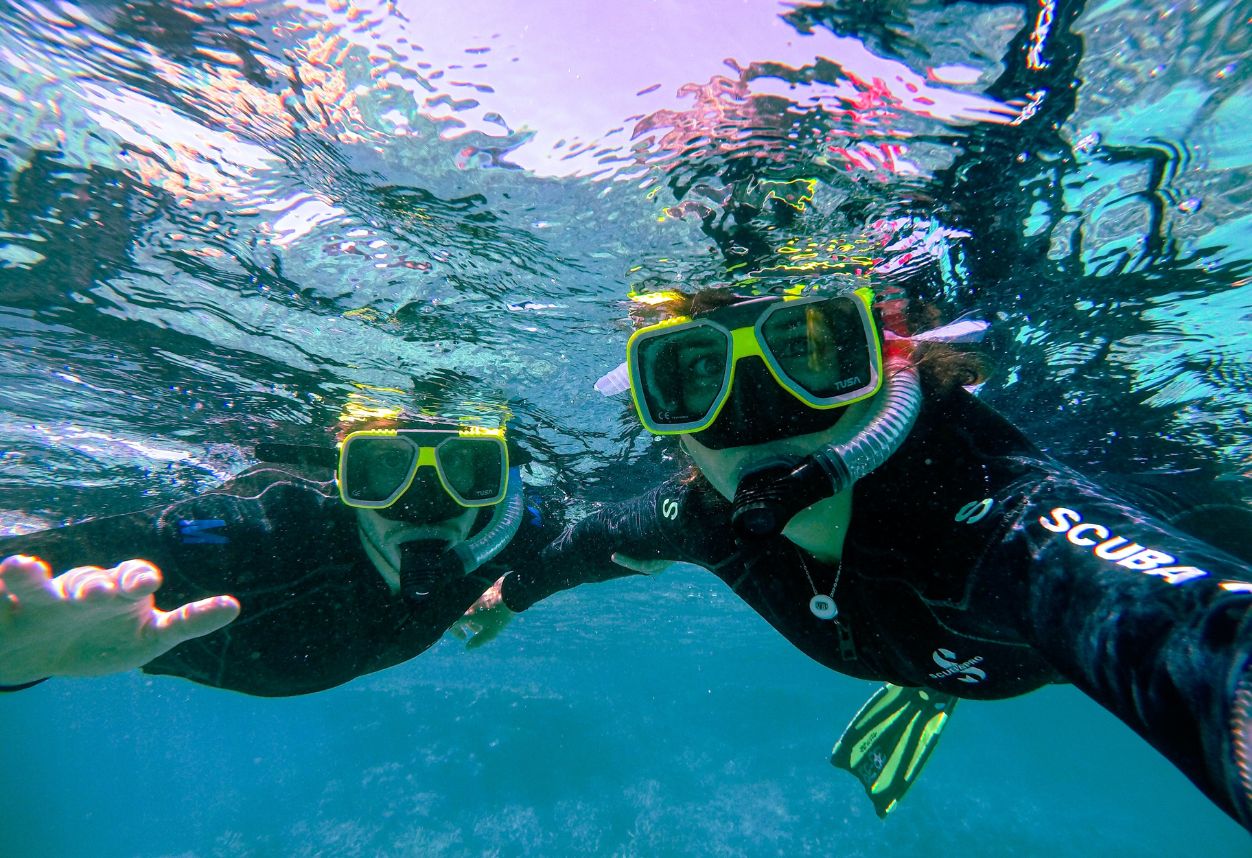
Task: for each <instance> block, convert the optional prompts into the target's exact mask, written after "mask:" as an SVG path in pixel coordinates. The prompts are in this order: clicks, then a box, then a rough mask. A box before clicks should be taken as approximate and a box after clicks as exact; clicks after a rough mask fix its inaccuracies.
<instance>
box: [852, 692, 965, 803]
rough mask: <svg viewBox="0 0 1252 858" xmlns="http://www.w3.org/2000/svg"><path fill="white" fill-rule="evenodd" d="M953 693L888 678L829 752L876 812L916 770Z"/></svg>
mask: <svg viewBox="0 0 1252 858" xmlns="http://www.w3.org/2000/svg"><path fill="white" fill-rule="evenodd" d="M956 701H957V698H956V697H953V696H952V695H950V694H944V693H942V692H938V691H932V690H930V689H926V688H905V687H902V686H899V685H892V684H890V683H888V684H886V685H884V686H883V687H882V688H880V689H878V690H877V691H876V692H874V694H873V696H871V697H870V699H869V700H868V701H867V702H866V703H865V705H864V706H862V707H861V708H860V710H859V711H858V712H857V714H856V716H855V717H854V718H853V719H852V722H851V723H850V724H849V725H848V727H847V729H845V730H844V732H843V735H842V736H840V737H839V740H838V741H837V742H835V747H834V749H833V750H832V751H831V754H830V762H831V765H833V766H835V767H837V768H841V769H844V770H846V771H849V772H851V773H852V774H853V775H855V776H856V778H857V780H859V781H860V782H861V786H862V787H864V789H865V793H866V795H868V796H869V798H870V801H872V802H873V804H874V810H875V812H876V813H877V814H878V816H879V817H886V815H887V814H888V813H890V812H891V811H892V810H893V809H894V808H895V807H896V805H897V804H899V801H900V799H901V798H902V797H903V796H904V794H905V793H906V792H907V791H908V789H909V787H911V786H912V785H913V783H914V782H915V781H916V780H917V778H918V776H919V775H920V774H921V771H922V768H923V766H924V765H925V764H926V761H927V760H928V759H929V758H930V755H931V754H932V753H933V752H934V749H935V746H936V744H937V743H938V741H939V737H940V735H941V734H942V733H943V728H944V726H946V724H947V722H948V718H949V715H950V714H951V712H952V709H953V708H954V707H955V706H956Z"/></svg>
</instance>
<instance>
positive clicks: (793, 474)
mask: <svg viewBox="0 0 1252 858" xmlns="http://www.w3.org/2000/svg"><path fill="white" fill-rule="evenodd" d="M886 376H887V377H886V380H885V382H884V384H883V392H882V395H881V397H880V399H879V401H878V403H877V404H876V407H875V408H874V409H873V410H872V411H871V412H870V413H869V414H868V415H867V416H866V417H865V418H864V419H863V420H862V422H861V424H860V425H859V426H858V427H857V429H856V431H855V432H854V433H853V435H852V437H851V438H850V439H849V440H847V441H843V442H838V443H831V444H828V445H827V446H825V447H822V448H821V449H820V450H818V451H817V452H815V453H813V454H811V455H809V456H806V457H805V458H804V459H802V460H801V461H800V462H799V464H796V463H795V462H791V463H785V464H769V465H765V466H763V467H761V468H759V469H757V470H755V471H751V472H749V473H747V474H745V475H744V476H743V478H742V479H740V481H739V487H738V489H737V490H736V491H735V501H734V510H733V511H732V513H731V522H732V523H733V525H734V528H735V532H736V533H737V534H738V535H739V537H740V538H741V539H747V540H753V539H765V538H768V537H771V536H777V535H778V534H780V533H782V530H783V528H784V527H786V526H787V522H789V521H790V520H791V519H792V517H793V516H795V514H796V513H798V512H800V510H803V509H807V508H808V507H810V506H812V505H813V504H815V503H817V502H818V501H821V500H825V499H826V498H828V497H833V496H835V495H837V494H839V492H842V491H844V490H846V489H847V488H848V487H849V486H851V485H852V484H853V483H855V482H856V481H857V480H859V479H861V478H862V477H864V476H865V475H866V474H868V473H870V472H871V471H873V470H874V469H875V468H877V467H879V466H880V465H882V463H883V462H885V461H887V459H888V458H890V457H891V454H893V453H894V452H895V451H896V450H897V449H899V447H900V444H901V443H903V441H904V439H905V438H906V437H907V436H908V434H909V432H910V431H911V430H912V428H913V424H914V422H916V420H917V414H918V412H919V411H920V410H921V405H922V385H921V380H920V379H919V378H918V375H917V370H916V368H914V366H913V362H912V361H911V360H910V359H909V358H908V356H907V355H906V354H897V355H895V356H892V357H890V358H888V360H887V366H886Z"/></svg>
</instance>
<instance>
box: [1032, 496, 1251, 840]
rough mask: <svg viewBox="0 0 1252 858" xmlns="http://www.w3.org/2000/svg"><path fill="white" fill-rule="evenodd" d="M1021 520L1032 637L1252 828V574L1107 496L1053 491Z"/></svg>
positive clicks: (1062, 670)
mask: <svg viewBox="0 0 1252 858" xmlns="http://www.w3.org/2000/svg"><path fill="white" fill-rule="evenodd" d="M1021 527H1022V529H1023V530H1024V531H1025V532H1026V533H1027V534H1029V542H1030V544H1031V547H1032V554H1033V562H1032V564H1031V577H1030V580H1029V582H1028V592H1029V597H1028V603H1027V604H1028V612H1027V615H1026V617H1024V618H1023V620H1022V622H1023V625H1024V627H1025V628H1024V633H1025V635H1026V637H1027V638H1028V639H1029V640H1030V641H1031V642H1032V644H1033V645H1034V646H1035V647H1037V648H1038V649H1039V650H1040V652H1041V653H1042V654H1043V655H1044V656H1045V657H1046V658H1047V659H1048V660H1049V662H1051V663H1052V665H1053V666H1054V667H1055V668H1056V669H1057V670H1058V671H1059V672H1060V673H1061V674H1062V675H1064V676H1065V677H1066V678H1067V679H1068V680H1069V681H1071V682H1073V683H1074V685H1076V686H1077V687H1079V688H1080V689H1082V690H1083V691H1084V692H1085V693H1086V694H1088V695H1089V696H1090V697H1092V698H1093V699H1094V700H1096V701H1097V702H1098V703H1100V704H1101V705H1102V706H1104V707H1105V708H1106V709H1108V710H1109V711H1111V712H1112V713H1113V714H1115V715H1116V716H1117V717H1118V718H1120V719H1121V720H1122V721H1124V722H1125V723H1126V724H1127V725H1129V726H1130V727H1131V728H1133V729H1134V730H1135V731H1136V732H1138V733H1139V734H1140V735H1141V736H1143V737H1144V738H1145V739H1146V740H1147V741H1148V742H1150V743H1151V744H1152V746H1153V747H1155V748H1156V749H1157V750H1158V751H1160V752H1161V753H1162V754H1164V755H1165V756H1166V757H1167V758H1169V760H1170V761H1171V762H1173V763H1174V764H1175V765H1176V766H1177V767H1178V768H1179V769H1180V770H1182V772H1183V773H1184V774H1186V775H1187V776H1188V777H1189V778H1190V779H1191V780H1192V781H1193V782H1195V783H1196V785H1197V786H1199V787H1200V789H1202V790H1203V791H1204V792H1205V793H1206V794H1207V795H1208V796H1209V797H1210V798H1211V799H1212V800H1213V801H1214V802H1216V803H1217V804H1218V805H1219V806H1220V807H1222V809H1223V810H1225V811H1226V812H1227V813H1229V814H1230V815H1231V816H1232V817H1234V818H1235V819H1236V820H1238V821H1239V822H1240V823H1242V824H1243V825H1244V826H1245V827H1249V828H1252V784H1250V783H1249V773H1248V770H1247V768H1246V765H1245V761H1246V759H1247V754H1248V751H1249V747H1248V740H1249V736H1248V735H1247V730H1248V716H1249V712H1248V711H1247V710H1248V709H1249V708H1252V677H1249V672H1248V671H1249V665H1250V664H1252V583H1249V582H1252V570H1250V569H1249V568H1248V567H1247V566H1246V565H1245V564H1243V563H1242V562H1240V561H1239V560H1237V559H1235V558H1233V557H1231V556H1229V555H1226V554H1224V553H1222V552H1219V551H1217V550H1215V549H1212V548H1210V547H1209V546H1207V545H1205V544H1204V543H1202V542H1199V541H1197V540H1194V539H1191V538H1190V537H1187V536H1186V535H1184V534H1181V533H1179V532H1178V531H1174V530H1171V529H1169V528H1166V527H1164V526H1158V525H1156V524H1155V523H1154V522H1152V521H1151V520H1150V519H1148V518H1147V517H1145V516H1143V515H1142V514H1139V513H1137V512H1135V511H1133V510H1131V509H1129V508H1127V507H1125V506H1123V505H1121V504H1120V503H1118V502H1116V501H1111V500H1108V499H1104V498H1095V497H1091V496H1086V497H1075V498H1071V499H1068V501H1067V502H1065V503H1060V502H1057V499H1056V498H1055V497H1053V498H1052V502H1051V503H1050V504H1049V505H1047V506H1046V508H1040V507H1036V508H1034V509H1031V510H1030V511H1029V512H1028V513H1027V515H1026V517H1025V518H1024V520H1023V521H1022V524H1021Z"/></svg>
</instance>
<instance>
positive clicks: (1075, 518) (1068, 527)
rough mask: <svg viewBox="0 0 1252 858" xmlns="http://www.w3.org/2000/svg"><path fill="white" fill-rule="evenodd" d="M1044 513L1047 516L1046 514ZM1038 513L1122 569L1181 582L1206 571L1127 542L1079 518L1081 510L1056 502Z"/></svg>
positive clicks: (1055, 528) (1047, 524)
mask: <svg viewBox="0 0 1252 858" xmlns="http://www.w3.org/2000/svg"><path fill="white" fill-rule="evenodd" d="M1048 516H1051V517H1050V518H1049V517H1048ZM1048 516H1042V517H1040V519H1039V524H1041V525H1043V527H1044V528H1045V529H1046V530H1050V531H1052V532H1053V533H1063V534H1065V538H1066V539H1068V540H1069V541H1070V542H1071V543H1073V544H1074V545H1077V546H1079V547H1082V548H1090V549H1091V553H1092V554H1094V555H1095V556H1096V557H1099V558H1100V559H1101V560H1108V561H1109V562H1111V563H1116V564H1117V565H1118V566H1121V567H1123V568H1125V569H1131V570H1133V571H1135V572H1142V573H1144V574H1145V575H1156V576H1158V577H1161V578H1164V579H1165V580H1166V581H1168V582H1169V583H1170V584H1181V583H1183V582H1184V581H1190V580H1192V579H1194V578H1204V577H1206V576H1207V575H1208V574H1209V573H1207V572H1205V571H1204V570H1203V569H1197V568H1196V567H1195V566H1177V565H1175V564H1176V563H1177V562H1178V558H1176V557H1174V556H1173V555H1172V554H1166V553H1165V552H1164V551H1157V550H1156V549H1155V548H1144V547H1143V546H1142V545H1140V544H1139V543H1137V542H1131V541H1130V540H1128V539H1126V538H1125V537H1122V536H1117V535H1115V534H1114V533H1113V532H1112V531H1111V530H1109V529H1108V528H1107V527H1105V526H1104V525H1102V524H1096V523H1094V522H1086V521H1083V520H1082V513H1079V512H1076V511H1074V510H1072V509H1066V508H1065V507H1063V506H1058V507H1056V508H1055V509H1053V510H1052V511H1051V512H1049V513H1048Z"/></svg>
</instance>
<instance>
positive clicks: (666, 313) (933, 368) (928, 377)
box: [630, 288, 989, 399]
mask: <svg viewBox="0 0 1252 858" xmlns="http://www.w3.org/2000/svg"><path fill="white" fill-rule="evenodd" d="M668 295H669V296H671V297H670V299H669V300H667V301H659V302H657V303H654V304H646V303H639V304H635V305H633V306H632V307H631V311H630V318H631V321H632V322H633V323H634V325H635V327H636V328H642V327H645V326H647V325H654V324H656V323H657V322H662V321H664V320H666V319H672V318H675V317H677V316H696V315H699V314H701V313H708V312H711V311H713V310H716V309H719V308H721V307H729V306H731V305H732V304H738V303H741V302H743V301H749V300H752V299H753V298H758V297H760V296H759V295H743V294H739V293H736V292H734V291H732V290H730V289H727V288H710V289H700V290H698V291H696V292H691V293H687V292H682V291H678V290H675V291H672V292H669V293H668ZM874 315H875V318H876V319H877V320H878V323H879V329H880V330H881V329H882V328H883V325H882V317H881V314H880V313H879V312H878V310H877V309H875V312H874ZM904 318H905V324H906V325H907V327H908V330H907V331H894V332H893V333H896V334H899V335H901V336H907V335H908V334H909V333H911V332H912V331H927V330H932V329H934V328H937V327H939V326H940V325H941V324H943V322H942V321H941V318H940V314H939V311H938V310H937V309H936V308H935V307H934V306H932V305H929V304H923V303H920V302H917V301H911V302H909V305H908V308H907V310H906V311H905V314H904ZM912 357H913V364H914V366H916V367H917V372H918V375H919V376H921V380H922V390H923V391H924V392H925V393H926V395H927V396H929V397H933V398H936V399H941V398H943V397H944V396H947V395H948V394H949V393H951V392H952V391H953V390H955V389H956V388H957V387H969V386H970V385H975V384H981V383H982V382H984V381H986V380H987V376H988V374H989V369H988V367H989V363H988V361H987V359H986V357H985V356H984V355H983V354H982V353H981V352H979V351H977V350H974V349H970V348H969V347H966V346H956V345H952V344H949V343H938V342H920V343H917V344H916V346H914V348H913V352H912Z"/></svg>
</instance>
